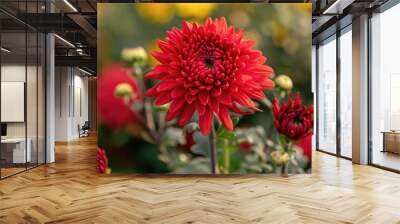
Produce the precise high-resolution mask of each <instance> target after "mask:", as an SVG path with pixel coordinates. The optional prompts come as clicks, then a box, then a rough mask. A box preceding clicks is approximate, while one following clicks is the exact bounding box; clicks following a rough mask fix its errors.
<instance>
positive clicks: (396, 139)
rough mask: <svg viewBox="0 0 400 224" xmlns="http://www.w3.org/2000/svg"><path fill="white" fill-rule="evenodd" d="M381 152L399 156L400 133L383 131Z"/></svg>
mask: <svg viewBox="0 0 400 224" xmlns="http://www.w3.org/2000/svg"><path fill="white" fill-rule="evenodd" d="M382 134H383V150H382V152H392V153H396V154H400V131H383V132H382Z"/></svg>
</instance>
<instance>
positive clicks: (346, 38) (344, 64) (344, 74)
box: [340, 30, 352, 158]
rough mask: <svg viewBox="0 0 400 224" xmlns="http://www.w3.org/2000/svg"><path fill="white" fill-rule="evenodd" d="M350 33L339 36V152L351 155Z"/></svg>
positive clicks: (347, 155)
mask: <svg viewBox="0 0 400 224" xmlns="http://www.w3.org/2000/svg"><path fill="white" fill-rule="evenodd" d="M351 48H352V35H351V30H350V31H348V32H346V33H344V34H343V35H341V36H340V123H341V124H340V128H341V129H340V135H341V136H340V144H341V146H340V153H341V155H343V156H345V157H349V158H351V157H352V148H351V141H352V138H351V136H352V126H351V124H352V109H351V108H352V66H351V65H352V49H351Z"/></svg>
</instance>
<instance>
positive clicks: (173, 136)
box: [162, 127, 185, 147]
mask: <svg viewBox="0 0 400 224" xmlns="http://www.w3.org/2000/svg"><path fill="white" fill-rule="evenodd" d="M184 142H185V137H184V136H183V132H182V129H180V128H174V127H170V128H168V129H167V130H166V131H165V132H164V134H163V135H162V144H164V145H165V146H166V147H171V146H172V147H176V146H178V145H182V144H183V143H184Z"/></svg>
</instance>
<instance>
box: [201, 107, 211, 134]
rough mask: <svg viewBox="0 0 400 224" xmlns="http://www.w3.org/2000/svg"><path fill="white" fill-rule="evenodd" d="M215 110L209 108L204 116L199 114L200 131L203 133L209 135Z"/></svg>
mask: <svg viewBox="0 0 400 224" xmlns="http://www.w3.org/2000/svg"><path fill="white" fill-rule="evenodd" d="M212 118H213V112H212V111H210V110H207V111H206V112H205V113H204V114H203V115H202V116H199V126H200V131H201V133H202V134H203V135H208V134H209V133H210V131H211V127H212Z"/></svg>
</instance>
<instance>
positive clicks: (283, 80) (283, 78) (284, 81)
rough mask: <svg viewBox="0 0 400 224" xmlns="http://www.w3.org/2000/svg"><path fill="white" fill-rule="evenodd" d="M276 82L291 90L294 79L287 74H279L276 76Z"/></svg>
mask: <svg viewBox="0 0 400 224" xmlns="http://www.w3.org/2000/svg"><path fill="white" fill-rule="evenodd" d="M275 83H276V85H277V86H279V87H280V88H282V89H284V90H291V89H292V88H293V81H292V79H291V78H290V77H289V76H287V75H278V77H276V78H275Z"/></svg>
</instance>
